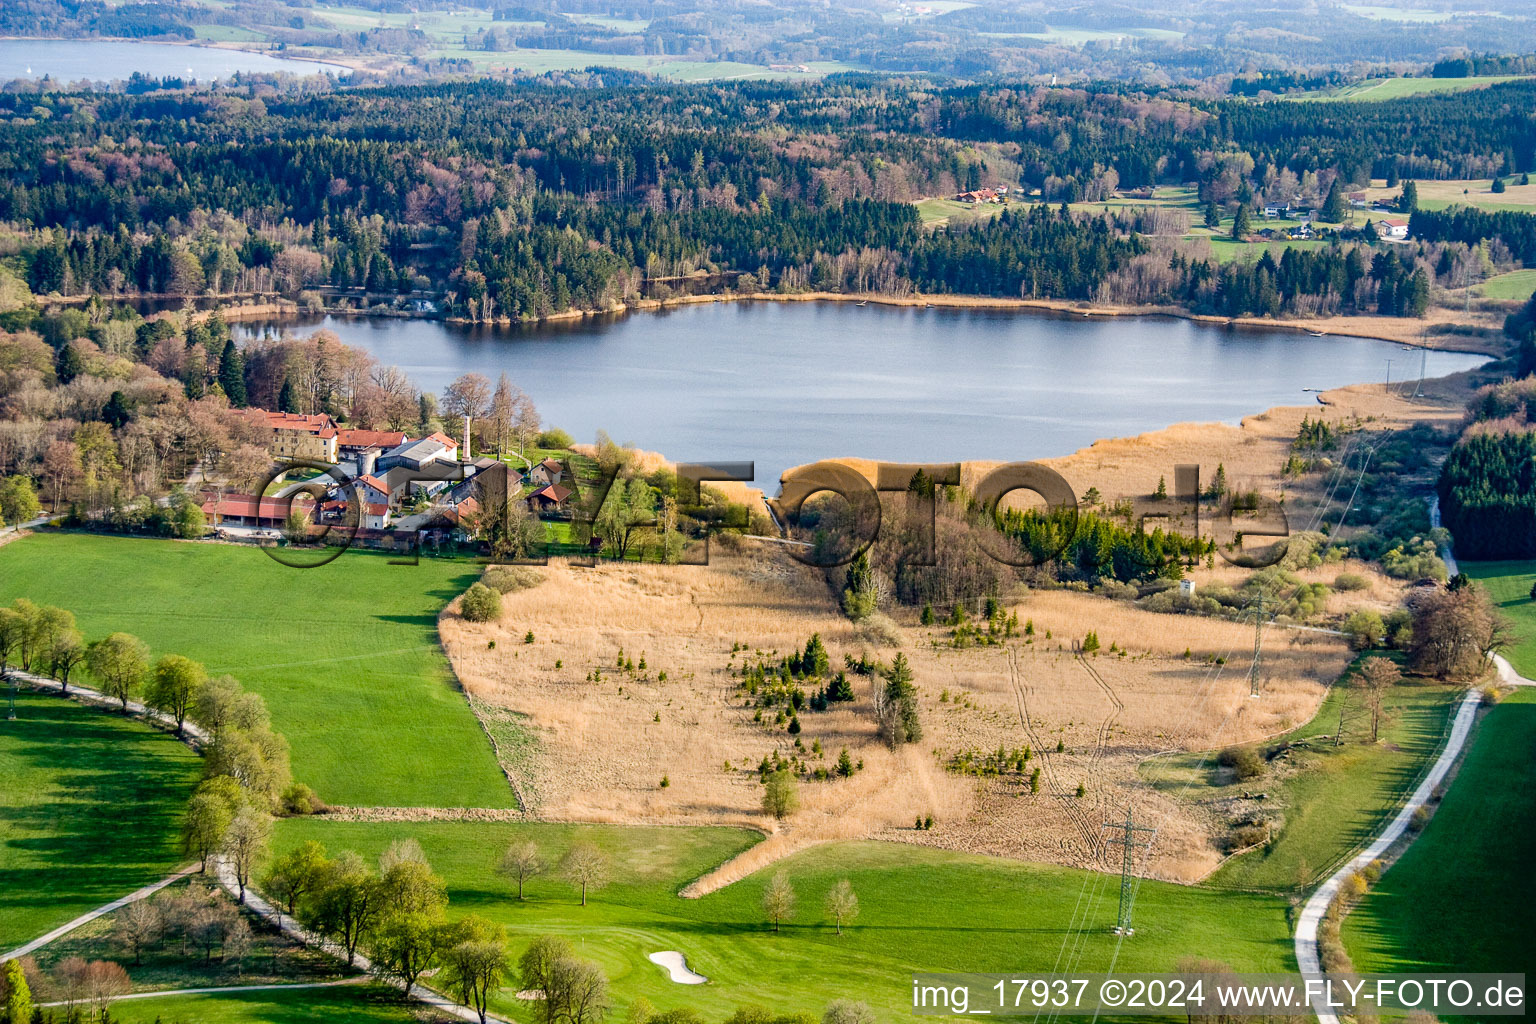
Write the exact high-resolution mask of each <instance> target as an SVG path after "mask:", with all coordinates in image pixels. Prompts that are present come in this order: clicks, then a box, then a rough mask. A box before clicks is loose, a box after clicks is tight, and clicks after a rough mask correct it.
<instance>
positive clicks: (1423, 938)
mask: <svg viewBox="0 0 1536 1024" xmlns="http://www.w3.org/2000/svg"><path fill="white" fill-rule="evenodd" d="M1526 635H1527V637H1528V639H1527V640H1526V641H1525V642H1524V643H1523V644H1522V645H1521V647H1522V649H1523V653H1524V658H1523V659H1522V660H1529V659H1530V657H1531V654H1532V651H1533V648H1536V643H1533V642H1532V641H1531V640H1530V639H1529V637H1530V634H1529V633H1528V634H1526ZM1512 653H1513V652H1512ZM1532 749H1536V693H1532V692H1531V691H1530V690H1528V689H1527V690H1519V691H1517V692H1515V693H1514V694H1512V695H1510V696H1509V697H1506V698H1505V699H1504V700H1503V701H1502V702H1500V703H1499V704H1498V705H1496V706H1495V707H1493V708H1492V709H1490V710H1488V711H1487V712H1485V717H1484V719H1483V721H1482V722H1481V724H1479V726H1478V730H1477V733H1476V734H1475V735H1474V737H1473V741H1472V745H1471V747H1470V749H1469V750H1468V752H1467V754H1466V756H1465V761H1464V762H1463V764H1462V767H1461V769H1460V771H1459V773H1458V774H1457V776H1456V778H1455V782H1454V784H1453V785H1452V786H1451V788H1450V790H1449V792H1448V793H1447V794H1446V796H1445V799H1444V800H1443V801H1442V802H1441V804H1440V806H1439V808H1438V809H1437V810H1436V811H1435V815H1434V817H1433V818H1431V819H1430V821H1429V824H1428V825H1427V826H1426V827H1425V829H1424V831H1423V833H1422V834H1421V835H1420V836H1419V838H1418V839H1417V840H1416V841H1415V842H1414V844H1413V845H1412V846H1410V847H1409V848H1408V849H1407V851H1406V852H1404V853H1403V856H1402V858H1401V859H1400V860H1398V862H1397V863H1396V864H1394V865H1393V866H1392V867H1391V868H1390V869H1388V871H1387V872H1386V874H1384V875H1383V876H1382V878H1381V880H1380V881H1379V882H1378V883H1377V884H1376V886H1375V887H1374V888H1373V889H1372V890H1371V891H1370V892H1369V893H1368V894H1367V895H1366V897H1365V898H1364V900H1362V901H1361V903H1360V904H1359V906H1357V907H1356V908H1355V910H1354V911H1353V912H1352V913H1351V914H1350V915H1349V916H1348V917H1347V918H1345V920H1344V929H1343V937H1344V943H1345V946H1346V948H1347V949H1348V950H1349V954H1350V957H1351V959H1353V960H1354V962H1355V965H1356V967H1357V968H1358V969H1359V970H1361V971H1423V970H1432V971H1444V970H1452V971H1474V970H1476V971H1526V972H1528V971H1529V970H1530V967H1531V964H1533V963H1536V939H1533V937H1532V932H1531V928H1530V921H1529V912H1528V908H1529V907H1531V906H1532V905H1533V903H1536V876H1533V875H1532V873H1531V864H1532V861H1533V858H1536V805H1533V804H1532V802H1531V792H1532V789H1533V787H1536V765H1533V762H1532V758H1531V751H1532Z"/></svg>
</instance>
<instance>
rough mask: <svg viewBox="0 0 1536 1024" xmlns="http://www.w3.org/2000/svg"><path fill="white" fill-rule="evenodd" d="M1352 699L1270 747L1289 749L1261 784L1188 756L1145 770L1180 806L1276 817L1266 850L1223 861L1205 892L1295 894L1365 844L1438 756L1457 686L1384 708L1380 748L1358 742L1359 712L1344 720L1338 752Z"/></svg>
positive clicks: (1335, 698)
mask: <svg viewBox="0 0 1536 1024" xmlns="http://www.w3.org/2000/svg"><path fill="white" fill-rule="evenodd" d="M1349 692H1350V691H1349V690H1348V689H1347V688H1346V687H1343V686H1341V685H1335V686H1334V688H1333V689H1332V690H1331V691H1330V692H1329V695H1328V697H1327V699H1325V700H1324V701H1323V704H1322V707H1320V708H1319V709H1318V712H1317V715H1316V716H1315V717H1314V718H1313V719H1312V720H1311V721H1310V722H1308V723H1307V724H1306V725H1304V726H1302V727H1300V728H1298V729H1296V730H1294V731H1292V732H1290V733H1288V734H1287V735H1285V736H1283V737H1279V738H1277V739H1276V740H1275V741H1273V743H1280V742H1286V743H1289V744H1292V745H1293V747H1294V749H1293V751H1292V752H1291V753H1290V754H1289V755H1287V760H1285V761H1280V762H1275V767H1273V768H1271V769H1270V771H1269V774H1267V775H1266V776H1265V777H1263V778H1260V779H1255V780H1250V781H1247V782H1243V781H1238V780H1235V779H1233V778H1232V777H1231V774H1230V772H1227V771H1225V770H1223V769H1219V768H1218V767H1217V765H1216V763H1215V758H1213V757H1207V759H1206V760H1205V762H1204V764H1203V765H1202V764H1200V763H1199V762H1198V759H1197V758H1196V757H1194V756H1191V755H1184V756H1182V757H1178V758H1170V759H1167V760H1165V761H1152V762H1148V763H1146V764H1145V765H1144V766H1143V768H1142V773H1143V775H1144V776H1145V777H1147V778H1148V779H1149V781H1151V782H1153V784H1154V785H1156V786H1158V788H1160V789H1164V790H1168V789H1173V788H1175V787H1177V788H1178V789H1181V790H1184V792H1182V793H1181V798H1187V799H1189V800H1192V801H1195V802H1198V803H1201V804H1206V805H1210V804H1215V805H1216V806H1217V807H1218V808H1219V811H1220V812H1221V813H1225V814H1228V815H1231V816H1242V815H1247V814H1255V813H1257V814H1259V815H1261V816H1265V815H1266V814H1276V813H1278V814H1279V815H1281V816H1282V819H1283V824H1282V825H1281V827H1280V831H1279V835H1278V836H1277V837H1276V838H1275V839H1274V840H1273V842H1272V843H1271V844H1270V846H1269V847H1267V848H1264V849H1259V850H1254V851H1251V852H1249V853H1245V854H1242V855H1241V856H1238V857H1235V858H1233V859H1232V860H1229V861H1227V862H1226V863H1225V864H1224V865H1223V866H1222V867H1221V869H1220V870H1218V871H1217V872H1216V873H1215V874H1214V875H1212V876H1211V878H1210V879H1208V880H1207V881H1208V883H1209V884H1211V885H1216V886H1222V887H1227V886H1230V887H1233V888H1265V889H1271V890H1276V891H1284V890H1299V889H1302V888H1304V887H1306V886H1307V885H1310V884H1311V883H1312V882H1314V881H1316V880H1317V879H1318V878H1320V877H1321V876H1324V875H1326V874H1327V873H1328V871H1329V870H1330V869H1331V868H1332V867H1333V866H1334V865H1336V864H1337V863H1338V862H1340V861H1342V860H1343V859H1344V858H1345V857H1347V856H1348V855H1350V854H1351V853H1353V852H1354V851H1355V850H1357V849H1359V848H1360V847H1361V846H1362V845H1364V844H1365V843H1366V842H1367V841H1368V840H1369V839H1370V837H1371V836H1373V835H1374V834H1375V833H1376V831H1377V829H1378V828H1379V826H1380V825H1382V824H1383V823H1384V822H1385V821H1386V820H1387V819H1388V818H1389V817H1390V816H1391V815H1392V814H1393V813H1395V812H1396V808H1397V807H1398V806H1400V805H1401V803H1402V801H1403V799H1404V798H1405V797H1406V796H1407V795H1408V793H1409V792H1411V791H1412V789H1413V786H1414V784H1415V783H1416V782H1417V780H1418V778H1419V776H1420V775H1422V774H1423V772H1424V770H1425V769H1426V768H1427V767H1428V766H1429V764H1430V762H1431V761H1433V760H1434V756H1435V754H1436V752H1437V751H1438V750H1439V747H1440V741H1441V739H1442V736H1443V734H1444V731H1445V728H1446V724H1447V722H1448V720H1449V716H1450V712H1451V710H1452V708H1453V706H1454V702H1455V700H1456V698H1457V697H1458V696H1459V693H1458V691H1457V690H1456V689H1455V688H1453V687H1448V686H1439V685H1423V684H1421V683H1418V682H1408V683H1404V684H1403V685H1400V686H1398V687H1396V688H1394V690H1393V691H1392V693H1391V695H1390V696H1389V698H1388V700H1387V707H1388V712H1389V713H1388V716H1387V723H1386V726H1385V728H1384V729H1383V733H1382V739H1381V742H1380V743H1378V744H1374V745H1372V744H1367V743H1362V742H1361V740H1362V738H1364V737H1365V735H1366V733H1364V732H1363V731H1362V730H1366V729H1368V728H1369V726H1368V724H1367V723H1366V722H1364V721H1363V720H1362V719H1361V717H1360V715H1359V714H1358V712H1355V711H1347V712H1346V714H1347V717H1348V719H1349V721H1348V723H1347V724H1346V727H1345V735H1344V742H1343V743H1342V745H1340V746H1339V747H1334V746H1333V737H1334V734H1335V732H1336V731H1337V729H1338V726H1339V712H1340V705H1341V702H1343V701H1344V700H1345V699H1346V697H1347V696H1348V695H1349ZM1273 743H1272V744H1270V745H1273ZM1186 787H1188V788H1187V789H1186ZM1253 791H1262V792H1264V793H1265V797H1266V799H1265V800H1263V801H1256V800H1245V799H1243V796H1242V794H1243V793H1244V792H1253Z"/></svg>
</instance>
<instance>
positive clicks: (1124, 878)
mask: <svg viewBox="0 0 1536 1024" xmlns="http://www.w3.org/2000/svg"><path fill="white" fill-rule="evenodd" d="M1104 827H1105V828H1112V829H1117V830H1119V831H1121V832H1124V833H1125V837H1124V838H1112V839H1107V840H1105V845H1108V846H1114V845H1117V844H1118V845H1120V846H1124V847H1125V858H1124V859H1123V860H1122V861H1121V862H1120V916H1119V919H1118V920H1117V921H1116V922H1115V929H1114V931H1115V934H1116V935H1134V934H1136V929H1135V928H1132V927H1131V904H1133V903H1134V902H1135V901H1136V890H1135V886H1133V885H1132V884H1131V864H1132V862H1133V860H1134V859H1135V855H1136V847H1138V846H1145V847H1146V848H1147V849H1149V850H1150V849H1151V848H1152V840H1153V838H1154V837H1155V836H1156V835H1157V829H1155V828H1152V827H1151V826H1149V825H1138V824H1136V822H1135V820H1134V819H1132V818H1131V809H1130V808H1129V807H1127V808H1126V809H1125V824H1123V825H1120V824H1116V823H1114V822H1109V821H1106V822H1105V823H1104ZM1138 832H1145V833H1147V838H1146V840H1145V841H1141V840H1139V839H1137V838H1136V834H1137V833H1138Z"/></svg>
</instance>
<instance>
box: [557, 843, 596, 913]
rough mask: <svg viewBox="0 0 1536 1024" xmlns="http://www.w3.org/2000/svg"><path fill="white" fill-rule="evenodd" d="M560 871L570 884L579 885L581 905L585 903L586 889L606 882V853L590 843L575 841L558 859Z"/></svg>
mask: <svg viewBox="0 0 1536 1024" xmlns="http://www.w3.org/2000/svg"><path fill="white" fill-rule="evenodd" d="M560 873H561V874H562V875H564V876H565V878H566V880H567V881H568V882H570V883H571V884H572V885H579V886H581V905H582V906H586V905H587V890H588V889H592V890H597V889H601V888H602V887H603V886H605V885H607V884H608V855H607V854H605V853H604V852H603V851H602V850H599V849H598V848H597V847H596V846H593V845H592V844H591V843H577V844H576V845H575V846H572V847H571V848H570V849H569V850H567V851H566V854H565V856H564V857H563V858H561V860H560Z"/></svg>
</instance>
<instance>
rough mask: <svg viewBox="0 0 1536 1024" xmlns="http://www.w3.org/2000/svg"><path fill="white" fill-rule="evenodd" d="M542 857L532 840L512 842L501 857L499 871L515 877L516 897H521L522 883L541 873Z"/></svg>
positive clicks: (542, 869) (542, 868)
mask: <svg viewBox="0 0 1536 1024" xmlns="http://www.w3.org/2000/svg"><path fill="white" fill-rule="evenodd" d="M543 872H544V858H543V857H541V856H540V855H539V848H538V846H537V845H536V844H535V843H533V842H532V841H528V842H522V843H513V844H512V845H511V846H508V847H507V852H506V853H504V854H502V857H501V873H502V874H504V875H508V876H510V877H512V878H515V879H517V898H518V899H522V898H523V883H524V882H526V881H528V879H530V878H533V877H534V876H535V875H540V874H543Z"/></svg>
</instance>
